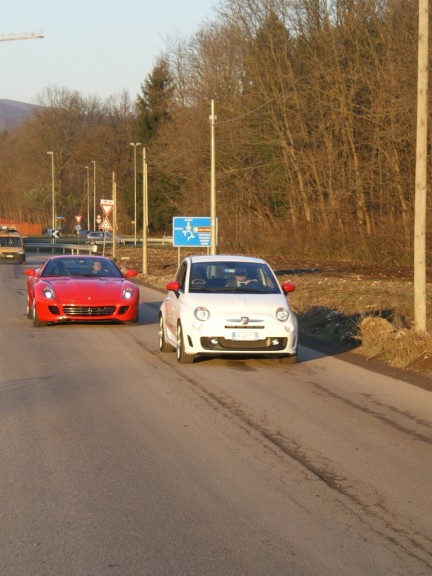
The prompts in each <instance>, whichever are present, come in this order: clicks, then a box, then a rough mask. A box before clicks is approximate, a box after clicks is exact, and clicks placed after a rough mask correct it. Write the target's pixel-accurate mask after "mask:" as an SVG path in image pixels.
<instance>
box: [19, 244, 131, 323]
mask: <svg viewBox="0 0 432 576" xmlns="http://www.w3.org/2000/svg"><path fill="white" fill-rule="evenodd" d="M24 273H25V274H26V275H27V317H28V318H30V319H33V323H34V325H35V326H37V327H40V326H46V325H47V324H54V323H63V322H122V323H123V324H128V325H132V324H136V323H137V322H138V317H139V288H138V286H137V285H136V284H134V283H133V282H130V281H129V280H128V278H132V277H133V276H136V275H137V274H138V272H137V271H136V270H127V271H126V272H124V273H123V272H121V270H120V269H119V268H118V267H117V266H116V264H115V263H114V262H113V261H112V260H110V259H109V258H105V257H102V256H80V255H70V256H69V255H67V256H53V257H52V258H50V259H49V260H47V261H46V263H45V264H44V265H43V266H42V267H41V268H37V269H36V270H25V272H24Z"/></svg>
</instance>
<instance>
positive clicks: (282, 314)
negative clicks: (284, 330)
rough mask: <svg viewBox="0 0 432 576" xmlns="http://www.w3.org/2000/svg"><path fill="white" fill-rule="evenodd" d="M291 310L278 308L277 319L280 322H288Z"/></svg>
mask: <svg viewBox="0 0 432 576" xmlns="http://www.w3.org/2000/svg"><path fill="white" fill-rule="evenodd" d="M289 315H290V313H289V310H288V308H283V307H281V308H278V309H277V310H276V318H277V319H278V320H279V322H286V321H287V320H288V318H289Z"/></svg>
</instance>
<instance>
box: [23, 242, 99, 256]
mask: <svg viewBox="0 0 432 576" xmlns="http://www.w3.org/2000/svg"><path fill="white" fill-rule="evenodd" d="M24 248H25V251H26V252H37V253H40V252H51V253H52V254H80V253H81V252H84V253H86V254H92V253H95V252H97V246H90V245H89V244H58V243H56V244H51V243H48V242H35V243H33V242H29V243H28V244H27V243H24Z"/></svg>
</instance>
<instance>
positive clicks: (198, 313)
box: [194, 306, 210, 322]
mask: <svg viewBox="0 0 432 576" xmlns="http://www.w3.org/2000/svg"><path fill="white" fill-rule="evenodd" d="M194 315H195V318H196V319H197V320H200V321H201V322H205V321H206V320H208V319H209V318H210V312H209V310H207V308H204V306H198V308H195V310H194Z"/></svg>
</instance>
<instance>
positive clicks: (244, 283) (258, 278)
mask: <svg viewBox="0 0 432 576" xmlns="http://www.w3.org/2000/svg"><path fill="white" fill-rule="evenodd" d="M189 292H218V293H224V294H227V293H232V292H243V293H249V294H251V293H262V294H279V293H280V287H279V284H278V282H277V280H276V278H275V276H274V274H273V272H272V270H271V269H270V267H269V266H268V265H267V264H266V263H264V262H260V263H256V262H242V261H239V262H221V261H208V262H207V261H206V262H199V263H192V265H191V268H190V274H189Z"/></svg>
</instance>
